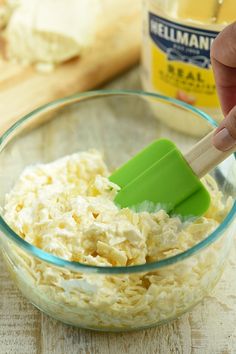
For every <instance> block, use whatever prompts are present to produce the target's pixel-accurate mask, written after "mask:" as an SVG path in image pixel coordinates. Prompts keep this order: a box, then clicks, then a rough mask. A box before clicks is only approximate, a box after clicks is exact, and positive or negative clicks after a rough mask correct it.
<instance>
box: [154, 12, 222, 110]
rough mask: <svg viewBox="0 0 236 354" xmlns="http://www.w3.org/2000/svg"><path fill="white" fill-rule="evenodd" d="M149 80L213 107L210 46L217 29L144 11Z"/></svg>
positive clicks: (166, 91) (169, 92) (170, 93)
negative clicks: (187, 24)
mask: <svg viewBox="0 0 236 354" xmlns="http://www.w3.org/2000/svg"><path fill="white" fill-rule="evenodd" d="M148 26H149V36H150V41H151V53H150V54H151V58H150V59H151V76H152V77H151V80H152V86H153V88H154V89H155V90H156V91H159V92H161V93H163V94H165V95H168V96H171V97H175V98H178V99H181V100H183V101H185V102H187V103H190V104H194V105H196V106H200V107H206V108H207V107H208V108H213V107H217V106H218V104H219V102H218V98H217V94H216V87H215V82H214V76H213V71H212V68H211V62H210V48H211V45H212V42H213V40H214V38H215V37H216V36H217V34H218V32H215V31H209V30H205V29H201V28H197V27H190V26H186V25H182V24H179V23H176V22H172V21H169V20H167V19H164V18H162V17H159V16H157V15H155V14H153V13H151V12H149V13H148Z"/></svg>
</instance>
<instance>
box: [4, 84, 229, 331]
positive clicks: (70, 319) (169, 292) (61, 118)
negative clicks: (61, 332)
mask: <svg viewBox="0 0 236 354" xmlns="http://www.w3.org/2000/svg"><path fill="white" fill-rule="evenodd" d="M163 112H166V114H168V116H170V115H171V116H172V119H173V123H174V125H176V124H183V122H185V123H184V124H185V127H186V128H188V127H189V126H191V127H193V128H194V129H195V131H198V129H200V128H202V127H203V126H204V129H205V131H207V130H209V129H211V128H212V127H214V126H215V125H216V124H215V122H214V121H213V120H212V119H211V118H210V117H209V116H207V115H206V114H205V113H203V112H200V111H198V110H197V109H195V108H193V107H191V106H188V105H186V104H184V103H182V102H178V101H176V100H172V99H169V98H166V97H163V96H159V95H156V94H149V93H144V92H125V91H98V92H88V93H83V94H78V95H74V96H71V97H68V98H65V99H61V100H58V101H55V102H53V103H50V104H48V105H46V106H44V107H42V108H39V109H37V110H35V111H34V112H32V113H30V114H28V115H27V116H25V117H24V118H22V119H21V120H19V121H18V122H17V123H16V124H15V125H14V126H12V127H11V128H10V129H9V130H8V131H7V132H6V133H5V134H4V135H3V136H2V137H1V138H0V166H1V169H0V203H1V204H0V205H1V207H3V205H4V198H5V195H6V193H7V192H8V191H9V190H10V189H11V188H12V186H13V184H14V182H15V180H16V179H17V178H18V176H19V174H20V173H21V172H22V170H23V169H24V168H25V166H27V165H30V164H34V163H37V162H49V161H52V160H54V159H57V158H59V157H61V156H64V155H67V154H71V153H73V152H77V151H80V150H82V151H83V150H87V149H89V148H96V149H98V150H100V151H102V152H104V155H105V161H106V163H107V164H108V166H109V168H110V170H111V171H112V170H113V169H114V168H116V167H118V166H119V165H120V164H122V163H123V162H125V161H127V160H128V159H129V158H131V157H132V156H133V155H134V154H135V153H136V152H137V151H139V150H140V149H142V148H143V147H144V146H145V145H147V144H148V143H149V142H150V141H152V140H153V139H156V138H159V137H161V136H164V137H167V138H171V139H172V140H174V141H175V142H176V144H177V145H178V146H179V147H180V148H181V149H182V150H183V151H185V150H186V149H187V148H188V147H189V146H190V145H192V144H193V143H194V142H195V141H196V140H195V138H194V137H190V136H188V135H184V134H181V133H177V132H175V131H174V130H171V129H170V128H167V127H165V126H164V125H162V124H161V123H160V122H159V121H158V120H157V119H156V116H158V114H159V113H160V114H162V115H163ZM186 130H188V129H186ZM191 131H192V128H191ZM212 174H213V175H214V178H215V179H216V181H217V183H218V186H219V188H220V190H221V191H222V193H223V195H224V197H225V198H227V197H228V196H229V195H231V196H234V195H235V190H236V187H235V183H236V179H235V159H234V156H231V157H230V158H228V159H227V161H226V162H224V163H222V164H221V165H220V166H218V167H217V168H216V169H215V170H214V171H213V172H212ZM173 178H174V176H173ZM235 211H236V205H235V203H234V205H233V207H232V209H231V211H230V212H229V214H228V215H227V217H226V218H225V220H224V221H223V223H222V224H221V225H220V226H219V227H218V228H217V229H216V230H215V231H214V232H213V233H212V234H211V235H209V236H208V237H206V238H205V239H204V240H203V241H202V242H200V243H198V244H196V245H195V246H194V247H192V248H191V249H188V250H187V251H185V252H183V253H180V254H178V255H175V256H172V257H169V258H167V259H164V260H161V261H158V262H154V263H149V264H144V265H136V266H132V267H97V266H89V265H85V264H80V263H76V262H68V261H66V260H63V259H60V258H57V257H55V256H53V255H51V254H48V253H46V252H44V251H42V250H40V249H38V248H36V247H34V246H32V245H30V244H28V243H27V242H25V241H24V240H23V239H22V238H21V237H19V236H18V235H17V234H16V233H15V232H14V231H13V230H12V229H11V228H10V227H9V226H8V225H7V223H6V222H5V221H4V218H3V216H1V218H0V229H1V237H0V246H1V250H2V257H3V258H4V260H5V262H6V264H7V266H8V269H9V271H10V273H11V275H12V277H13V279H14V280H15V282H16V284H17V286H18V287H19V289H20V290H21V292H22V294H23V295H24V296H25V297H26V298H27V299H28V300H29V301H30V302H31V303H33V304H34V305H35V306H36V307H38V308H39V309H40V310H42V311H44V312H45V313H47V314H48V315H50V316H52V317H54V318H56V319H58V320H60V321H63V322H65V323H68V324H71V325H74V326H78V327H82V328H90V329H95V330H103V331H122V330H133V329H140V328H147V327H150V326H155V325H158V324H160V323H163V322H166V321H169V320H171V319H174V318H176V317H178V316H180V315H181V314H183V313H184V312H186V311H188V310H189V309H190V308H192V307H193V306H194V305H196V304H197V303H198V302H199V301H200V300H201V299H202V298H203V297H204V296H205V295H207V294H208V293H209V292H210V291H211V290H212V289H213V288H214V286H215V284H216V283H217V281H218V280H219V278H220V276H221V273H222V271H223V269H224V266H225V263H226V260H227V256H228V254H229V250H230V247H231V244H232V239H233V233H234V230H233V219H234V216H235ZM2 214H3V210H2V208H1V215H2ZM58 279H59V280H60V279H64V280H75V282H76V280H81V279H83V281H86V282H87V283H89V284H90V287H86V286H85V285H84V283H83V284H82V283H80V286H78V282H77V283H76V284H77V285H76V286H75V287H74V288H73V286H72V287H70V288H68V289H66V290H65V289H63V288H61V287H60V285H59V283H58ZM93 284H96V286H95V287H93ZM108 284H109V286H108ZM94 289H95V290H94Z"/></svg>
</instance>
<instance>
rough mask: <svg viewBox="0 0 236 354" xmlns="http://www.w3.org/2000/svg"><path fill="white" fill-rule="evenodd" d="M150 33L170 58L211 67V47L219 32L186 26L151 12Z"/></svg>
mask: <svg viewBox="0 0 236 354" xmlns="http://www.w3.org/2000/svg"><path fill="white" fill-rule="evenodd" d="M149 34H150V36H151V38H152V40H153V41H154V42H155V43H156V45H157V46H158V47H159V48H160V49H161V50H162V51H163V52H165V53H166V55H167V58H168V60H175V61H182V62H184V63H190V64H193V65H196V66H199V67H201V68H207V69H208V68H209V67H210V65H211V62H210V48H211V45H212V42H213V40H214V39H215V37H216V36H217V34H218V32H215V31H207V30H202V29H199V28H194V27H189V26H184V25H181V24H177V23H175V22H172V21H168V20H165V19H164V18H161V17H159V16H156V15H154V14H152V13H149Z"/></svg>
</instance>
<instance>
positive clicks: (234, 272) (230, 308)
mask: <svg viewBox="0 0 236 354" xmlns="http://www.w3.org/2000/svg"><path fill="white" fill-rule="evenodd" d="M108 87H109V88H126V89H129V88H140V83H139V72H138V69H135V70H133V71H131V72H129V73H128V74H126V75H124V76H123V77H122V78H120V79H119V80H116V81H115V82H113V83H112V84H110V85H109V86H108ZM109 113H111V112H109ZM235 246H236V244H235V245H234V248H232V252H231V255H230V259H229V262H228V265H227V267H226V269H225V272H224V274H223V277H222V278H221V280H220V282H219V283H218V285H217V287H216V289H215V290H214V293H213V294H212V295H211V296H208V297H207V298H206V299H205V300H204V301H202V303H201V304H199V305H198V306H197V307H195V308H194V309H193V310H192V311H191V312H189V313H187V314H185V315H184V316H182V317H181V318H179V319H178V320H176V321H173V322H171V323H169V324H166V325H163V326H161V327H158V328H153V329H150V330H145V331H138V332H131V333H118V334H110V333H97V332H92V331H85V330H80V329H76V328H72V327H69V326H66V325H64V324H61V323H59V322H57V321H56V320H53V319H51V318H49V317H48V316H46V315H44V314H42V313H40V312H39V311H38V310H37V309H35V308H34V307H33V306H32V305H30V304H29V303H28V302H27V301H26V300H25V299H24V298H23V297H22V296H21V294H20V293H19V291H18V290H17V289H16V287H15V285H14V284H13V282H12V281H11V280H10V279H9V275H8V273H7V271H6V269H5V267H4V265H3V263H2V261H1V260H0V354H126V353H129V354H169V353H173V354H182V353H183V354H234V353H236V281H235V277H236V252H235Z"/></svg>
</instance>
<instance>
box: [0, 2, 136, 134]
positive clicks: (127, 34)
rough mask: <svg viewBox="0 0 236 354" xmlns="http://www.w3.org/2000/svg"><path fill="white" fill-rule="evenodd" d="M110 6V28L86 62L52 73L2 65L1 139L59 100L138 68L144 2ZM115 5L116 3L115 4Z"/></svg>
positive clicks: (72, 63)
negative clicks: (20, 120) (24, 119)
mask: <svg viewBox="0 0 236 354" xmlns="http://www.w3.org/2000/svg"><path fill="white" fill-rule="evenodd" d="M130 1H131V2H130V5H129V6H126V1H125V0H119V2H118V3H117V4H116V6H115V9H114V8H113V7H112V6H110V5H109V1H107V6H106V7H104V11H105V15H104V24H103V25H102V26H101V27H99V28H100V30H99V31H98V33H97V36H96V41H95V43H94V45H93V46H92V47H91V48H90V49H88V50H87V51H86V52H85V53H84V55H83V56H82V57H81V58H75V59H73V60H71V61H69V62H67V63H65V64H63V65H60V66H58V67H57V68H56V69H55V70H54V71H53V72H51V73H40V72H37V71H36V70H35V69H34V68H33V67H31V66H26V67H22V66H21V65H19V64H16V63H11V62H7V61H5V60H0V115H1V116H0V134H1V133H2V132H3V131H4V130H6V129H7V128H8V127H9V126H10V125H12V124H13V123H14V122H15V121H16V120H17V119H18V118H19V117H22V116H23V115H24V114H26V113H29V112H30V111H32V110H33V109H35V108H37V107H39V106H41V105H42V104H44V103H47V102H50V101H52V100H54V99H57V98H61V97H64V96H67V95H69V94H72V93H75V92H80V91H86V90H90V89H93V88H95V87H97V86H99V85H101V84H103V83H104V82H106V81H108V80H109V79H111V78H113V77H114V76H116V75H118V74H120V73H122V72H123V71H124V70H126V69H128V68H130V67H131V66H133V65H134V64H136V63H137V62H138V60H139V57H140V41H141V16H140V0H130ZM113 4H114V3H113Z"/></svg>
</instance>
